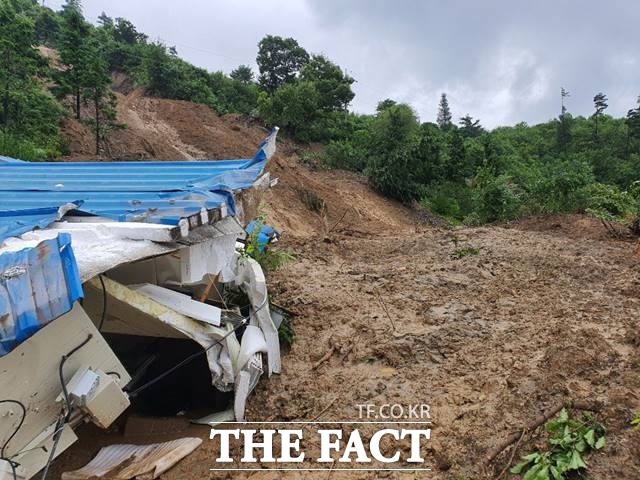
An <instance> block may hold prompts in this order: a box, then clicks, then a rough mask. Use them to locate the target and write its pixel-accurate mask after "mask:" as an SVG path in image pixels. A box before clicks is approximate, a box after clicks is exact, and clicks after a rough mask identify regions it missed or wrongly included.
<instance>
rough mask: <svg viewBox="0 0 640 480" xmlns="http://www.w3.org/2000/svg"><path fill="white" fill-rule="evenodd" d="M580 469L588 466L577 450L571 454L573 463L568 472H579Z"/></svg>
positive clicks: (571, 462) (570, 463) (570, 464)
mask: <svg viewBox="0 0 640 480" xmlns="http://www.w3.org/2000/svg"><path fill="white" fill-rule="evenodd" d="M580 468H587V464H586V463H584V461H583V460H582V457H581V456H580V454H579V453H578V451H577V450H574V451H573V453H572V454H571V461H570V462H569V466H568V467H567V469H568V470H579V469H580Z"/></svg>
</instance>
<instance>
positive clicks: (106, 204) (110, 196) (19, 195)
mask: <svg viewBox="0 0 640 480" xmlns="http://www.w3.org/2000/svg"><path fill="white" fill-rule="evenodd" d="M277 133H278V128H277V127H276V128H274V129H273V130H272V131H271V132H270V133H269V135H268V136H267V137H266V138H265V139H264V140H263V141H262V143H261V144H260V146H259V147H258V150H257V151H256V153H255V155H254V157H253V158H252V159H246V160H221V161H201V162H184V161H183V162H103V163H96V162H73V163H62V162H23V161H21V160H16V159H12V158H10V157H0V170H2V169H7V171H6V172H4V173H5V174H6V175H9V177H10V178H9V179H8V180H7V182H8V183H7V182H4V183H3V185H1V186H0V203H1V204H3V205H4V206H5V209H3V210H0V240H3V239H6V238H9V237H16V236H19V235H21V234H23V233H26V232H28V231H31V230H35V229H37V228H44V227H46V226H47V225H49V224H51V223H52V222H54V221H57V220H60V218H61V216H62V215H64V214H65V213H67V212H68V211H69V210H72V211H73V212H75V213H77V214H80V215H89V216H102V217H108V218H111V219H113V220H116V221H119V222H145V223H156V224H165V225H173V226H179V227H181V229H184V228H189V226H198V225H201V224H211V223H213V222H212V221H211V220H213V221H215V220H217V219H219V218H223V217H225V216H226V215H227V214H230V215H232V216H233V215H236V205H235V204H236V199H235V198H234V197H235V194H238V193H239V192H242V191H245V190H248V189H251V187H253V186H254V183H255V182H256V180H258V179H259V177H260V175H261V174H262V173H263V171H264V168H265V166H266V164H267V162H268V160H269V159H270V158H271V157H272V156H273V154H274V153H275V149H276V137H277ZM156 166H162V167H166V168H162V169H159V168H155V167H156ZM32 168H33V170H31V169H32ZM207 172H209V173H208V175H209V176H207ZM149 176H151V178H150V177H149ZM116 179H117V180H116ZM112 182H115V183H112ZM72 214H73V213H72ZM185 225H186V226H185ZM184 234H186V232H184V231H183V236H184Z"/></svg>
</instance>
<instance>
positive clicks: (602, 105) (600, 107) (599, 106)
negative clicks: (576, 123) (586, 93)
mask: <svg viewBox="0 0 640 480" xmlns="http://www.w3.org/2000/svg"><path fill="white" fill-rule="evenodd" d="M607 101H608V99H607V96H606V95H605V94H604V93H602V92H600V93H598V94H597V95H596V96H595V97H593V105H594V107H595V109H596V111H595V113H594V114H593V118H594V120H595V127H596V128H595V137H596V140H597V139H598V120H599V118H600V116H601V115H602V113H603V112H604V111H605V110H606V109H607V107H608V106H609V105H608V104H607Z"/></svg>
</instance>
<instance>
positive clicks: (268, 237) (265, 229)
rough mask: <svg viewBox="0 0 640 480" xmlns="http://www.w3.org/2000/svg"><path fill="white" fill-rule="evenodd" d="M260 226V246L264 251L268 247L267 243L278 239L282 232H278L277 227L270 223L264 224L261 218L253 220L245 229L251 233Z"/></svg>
mask: <svg viewBox="0 0 640 480" xmlns="http://www.w3.org/2000/svg"><path fill="white" fill-rule="evenodd" d="M258 227H260V231H259V232H258V248H259V249H260V251H261V252H264V251H265V250H266V249H267V245H268V244H269V243H271V242H272V241H276V240H277V239H278V237H279V236H280V232H278V231H277V230H276V229H275V228H273V227H270V226H269V225H265V224H263V223H262V222H261V221H259V220H253V221H252V222H250V223H249V225H247V228H246V229H245V230H246V232H247V233H248V234H249V235H251V234H252V233H253V232H254V230H255V229H256V228H258Z"/></svg>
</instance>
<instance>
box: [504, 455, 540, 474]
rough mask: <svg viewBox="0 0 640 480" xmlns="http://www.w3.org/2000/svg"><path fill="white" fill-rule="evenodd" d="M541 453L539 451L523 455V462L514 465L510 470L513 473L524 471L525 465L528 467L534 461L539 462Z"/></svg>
mask: <svg viewBox="0 0 640 480" xmlns="http://www.w3.org/2000/svg"><path fill="white" fill-rule="evenodd" d="M540 456H541V455H540V454H539V453H538V452H535V453H530V454H529V455H527V456H525V457H522V460H523V461H522V462H520V463H518V464H517V465H515V466H513V467H512V468H511V470H509V471H510V472H511V473H514V474H515V473H520V472H522V470H523V469H524V467H526V466H527V465H530V464H532V463H538V461H539V459H540Z"/></svg>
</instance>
